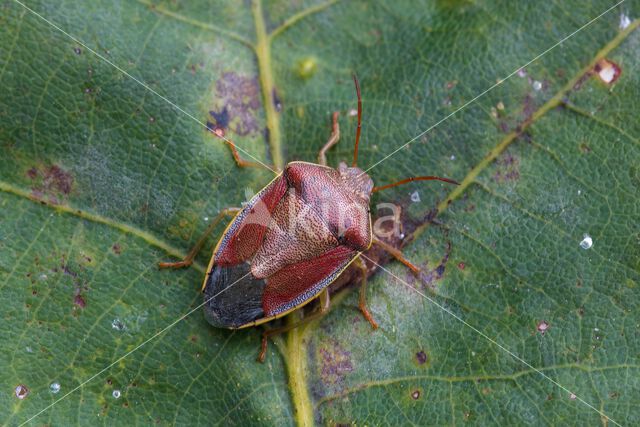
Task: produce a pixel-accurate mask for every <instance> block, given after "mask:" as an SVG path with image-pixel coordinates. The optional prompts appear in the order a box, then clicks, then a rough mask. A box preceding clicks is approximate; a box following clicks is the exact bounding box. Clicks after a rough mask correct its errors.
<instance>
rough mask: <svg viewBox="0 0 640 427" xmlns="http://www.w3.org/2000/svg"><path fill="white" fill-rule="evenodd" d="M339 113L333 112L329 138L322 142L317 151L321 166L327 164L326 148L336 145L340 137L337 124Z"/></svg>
mask: <svg viewBox="0 0 640 427" xmlns="http://www.w3.org/2000/svg"><path fill="white" fill-rule="evenodd" d="M339 115H340V113H339V112H337V111H336V112H334V113H333V126H332V128H331V129H332V130H331V136H330V137H329V140H328V141H327V143H326V144H324V146H323V147H322V148H321V149H320V152H319V153H318V163H319V164H321V165H322V166H326V165H327V156H326V153H327V150H328V149H329V148H331V147H333V146H334V145H336V144H337V143H338V140H339V139H340V125H339V124H338V116H339Z"/></svg>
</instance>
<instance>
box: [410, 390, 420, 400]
mask: <svg viewBox="0 0 640 427" xmlns="http://www.w3.org/2000/svg"><path fill="white" fill-rule="evenodd" d="M411 398H412V399H413V400H418V399H420V390H414V391H412V392H411Z"/></svg>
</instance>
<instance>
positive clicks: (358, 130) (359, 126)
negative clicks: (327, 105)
mask: <svg viewBox="0 0 640 427" xmlns="http://www.w3.org/2000/svg"><path fill="white" fill-rule="evenodd" d="M353 82H354V83H355V84H356V94H357V95H358V128H357V129H356V147H355V148H354V150H353V164H352V166H353V167H354V168H355V167H356V166H357V165H358V144H359V143H360V130H361V128H362V97H361V96H360V83H358V77H357V76H356V75H355V74H354V75H353Z"/></svg>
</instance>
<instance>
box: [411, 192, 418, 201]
mask: <svg viewBox="0 0 640 427" xmlns="http://www.w3.org/2000/svg"><path fill="white" fill-rule="evenodd" d="M411 201H412V202H413V203H418V202H419V201H420V193H418V192H417V191H414V192H413V193H411Z"/></svg>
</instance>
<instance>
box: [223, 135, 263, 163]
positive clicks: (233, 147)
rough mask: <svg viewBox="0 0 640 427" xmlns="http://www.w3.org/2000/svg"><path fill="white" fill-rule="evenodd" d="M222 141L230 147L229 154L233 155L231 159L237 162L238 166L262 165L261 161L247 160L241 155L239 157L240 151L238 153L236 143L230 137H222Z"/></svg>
mask: <svg viewBox="0 0 640 427" xmlns="http://www.w3.org/2000/svg"><path fill="white" fill-rule="evenodd" d="M223 141H224V143H225V144H227V145H228V146H229V149H231V154H232V155H233V160H235V161H236V163H237V164H238V166H239V167H241V168H247V167H257V168H261V167H264V165H263V164H261V163H257V162H249V161H247V160H244V159H243V158H242V157H240V153H238V150H237V149H236V145H235V144H234V143H233V141H231V140H230V139H223Z"/></svg>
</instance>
